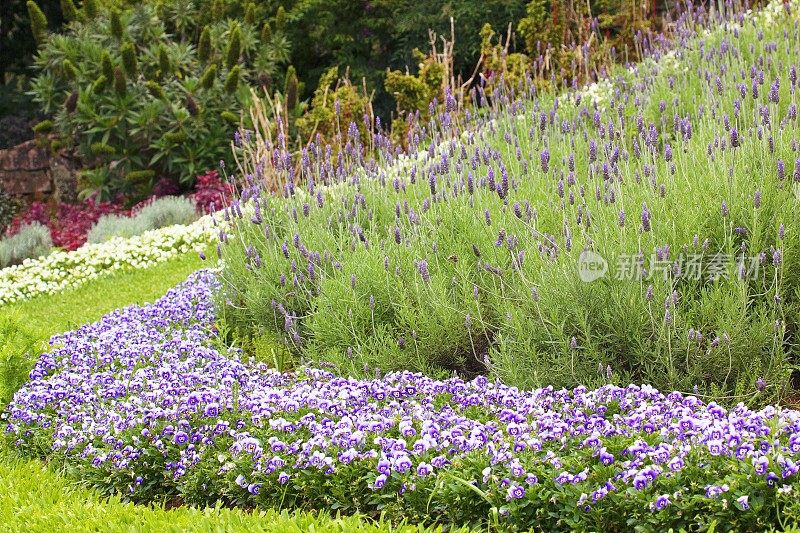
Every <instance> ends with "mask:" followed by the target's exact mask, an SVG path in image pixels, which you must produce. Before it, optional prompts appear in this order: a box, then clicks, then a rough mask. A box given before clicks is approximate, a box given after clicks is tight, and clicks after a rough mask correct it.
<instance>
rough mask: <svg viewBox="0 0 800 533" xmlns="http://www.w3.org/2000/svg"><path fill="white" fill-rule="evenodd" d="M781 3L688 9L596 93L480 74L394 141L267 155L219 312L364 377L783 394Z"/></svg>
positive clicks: (790, 16)
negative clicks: (262, 183)
mask: <svg viewBox="0 0 800 533" xmlns="http://www.w3.org/2000/svg"><path fill="white" fill-rule="evenodd" d="M798 12H800V9H799V8H798V6H797V5H796V4H795V3H791V4H786V6H785V7H784V5H783V4H781V3H780V2H775V3H772V4H770V5H769V6H768V7H767V8H766V9H765V11H764V12H762V13H760V14H754V15H752V16H750V15H748V16H745V15H744V14H743V13H738V14H732V15H731V19H730V20H728V21H727V23H726V24H724V25H720V26H715V27H713V28H711V29H709V31H708V32H707V33H703V32H705V26H704V25H703V24H701V22H702V21H704V20H705V21H708V17H707V15H708V14H707V13H706V12H705V11H704V10H703V8H702V6H699V5H698V6H695V7H690V10H689V11H687V12H686V13H685V14H684V16H682V17H681V18H680V20H679V21H678V25H677V30H676V32H677V33H676V36H677V39H676V40H675V41H668V40H659V41H658V42H656V43H654V44H653V47H654V48H655V49H657V50H658V51H657V52H655V53H654V54H653V56H652V57H651V58H650V59H648V60H646V61H644V62H642V63H641V64H638V65H635V66H632V67H630V68H629V69H621V70H619V71H616V72H615V73H613V75H612V76H611V77H610V78H609V79H608V80H607V81H606V82H604V83H603V84H599V85H598V86H597V87H596V88H594V89H592V90H590V91H585V92H581V91H577V90H572V91H569V92H567V93H566V94H564V95H562V96H560V97H557V98H554V97H553V95H549V94H536V91H535V90H534V89H533V88H532V87H522V88H520V90H518V91H515V92H502V91H501V90H500V89H498V90H497V91H494V92H491V91H487V92H484V90H483V88H481V87H478V89H477V92H476V94H475V101H476V102H477V103H483V107H480V108H479V109H478V110H477V111H475V112H468V113H466V116H465V117H458V116H457V115H455V114H454V113H452V112H451V108H450V106H447V105H446V106H445V109H444V111H442V113H441V114H439V115H438V116H437V117H436V118H435V120H432V121H430V122H426V123H424V124H416V125H415V124H413V121H412V124H411V126H413V127H412V131H411V133H410V134H409V135H410V136H409V139H410V147H409V149H408V150H407V151H405V152H404V151H403V150H402V149H400V148H398V147H397V146H395V145H393V144H392V143H391V141H389V140H388V139H387V138H386V137H385V136H382V135H381V134H377V135H376V136H375V137H374V138H371V139H363V138H361V137H360V136H359V134H358V128H356V127H355V125H351V127H350V128H349V129H347V130H346V131H345V127H344V126H342V130H343V131H342V136H343V141H342V142H343V145H344V146H343V149H342V150H341V151H337V150H335V149H331V148H330V147H327V146H323V145H320V144H317V143H311V144H310V145H309V146H308V148H307V150H305V151H304V152H303V157H302V162H301V165H300V169H299V171H296V169H295V167H294V166H292V165H290V164H288V162H289V161H290V157H289V155H288V154H286V153H284V152H282V151H281V147H280V146H276V147H267V148H266V149H265V150H264V151H263V152H262V153H267V154H270V153H271V154H273V157H274V161H273V164H272V166H273V167H275V168H278V169H281V168H282V169H284V171H285V173H286V176H285V178H286V182H287V183H288V185H287V186H286V188H285V191H284V195H283V197H282V198H276V197H274V196H271V195H269V194H268V193H266V192H265V191H264V190H263V188H259V187H258V183H257V182H258V179H257V176H256V177H255V178H254V179H253V180H252V181H253V182H255V185H253V186H252V187H248V188H247V189H246V190H245V191H244V192H243V194H242V198H241V199H240V201H239V202H237V203H236V204H235V205H234V206H233V207H232V208H231V209H230V210H228V211H227V212H226V217H228V218H230V219H231V220H232V221H233V224H234V226H235V230H234V232H233V233H234V234H235V236H234V235H231V236H230V238H228V236H227V235H223V236H222V241H223V245H222V256H223V258H224V261H225V270H224V273H223V275H222V278H221V280H222V282H223V285H224V287H225V299H224V300H221V302H222V303H223V304H225V303H227V306H226V309H225V311H224V318H225V320H226V322H227V323H228V325H229V326H230V327H231V329H235V330H238V331H240V332H244V333H243V335H247V334H249V335H252V336H256V337H257V336H259V335H262V334H264V333H263V332H266V334H269V335H271V336H272V337H273V338H274V337H279V338H282V339H283V341H284V342H285V344H286V346H287V347H288V348H289V349H290V350H291V351H292V352H293V353H294V355H295V357H296V360H298V361H301V360H302V361H312V362H313V364H315V365H316V366H322V365H331V366H330V368H333V369H335V370H336V371H338V372H339V373H344V374H349V375H358V376H362V377H365V376H369V375H371V373H372V372H373V371H374V369H375V368H381V369H383V370H384V371H391V370H404V369H408V370H414V371H422V372H426V373H431V372H433V373H434V374H436V373H437V372H441V373H442V374H440V375H447V373H449V372H450V371H452V370H456V371H458V372H460V373H461V374H462V375H466V376H473V375H477V374H479V373H489V374H491V375H492V376H496V377H499V378H501V379H502V380H503V381H504V382H505V383H507V384H509V385H515V386H519V387H525V388H531V387H539V386H547V385H551V384H552V385H555V386H557V387H562V386H564V387H573V386H575V385H577V384H584V385H587V386H590V387H596V386H601V385H603V384H607V383H614V384H618V385H623V384H627V383H630V382H646V383H650V384H652V385H653V386H656V387H658V388H661V389H664V390H680V391H683V392H686V393H692V392H693V391H694V392H695V393H699V394H701V395H702V396H703V397H705V398H715V399H718V400H724V401H726V402H733V403H735V402H736V401H739V400H742V401H745V402H748V403H752V402H756V403H761V404H765V403H766V402H768V401H772V400H776V399H778V398H781V397H784V396H786V395H789V394H790V393H791V392H792V385H791V383H792V382H797V380H792V379H790V377H791V372H792V368H794V367H795V365H796V364H797V362H798V352H797V346H798V345H800V339H798V337H797V332H798V331H800V298H798V295H800V261H799V260H798V259H799V258H800V217H799V216H798V213H797V211H798V205H799V204H798V198H800V154H798V149H799V147H798V143H799V142H800V141H798V138H799V137H800V125H799V124H798V118H797V104H798V102H797V100H798V96H797V93H798V76H797V70H798V68H799V67H800V65H798V64H797V58H796V53H795V51H796V50H797V48H798V46H800V44H799V43H798V40H799V39H800V36H798V32H797V31H796V28H795V26H796V24H797V20H798ZM754 88H755V89H754ZM756 89H758V90H756ZM447 98H451V97H450V96H448V97H447ZM367 147H377V150H378V152H379V153H378V156H377V160H373V159H371V158H370V157H369V149H368V148H367ZM273 148H274V149H273ZM253 168H257V165H256V164H255V162H254V165H253ZM250 178H253V177H248V179H250ZM251 183H252V182H251ZM242 205H244V206H245V207H241V206H242ZM587 254H589V255H587ZM587 257H589V258H590V259H591V258H593V261H594V262H593V263H590V264H589V262H588V260H586V258H587ZM584 263H587V264H589V266H592V267H597V268H596V270H594V271H588V270H587V271H586V272H583V274H587V275H582V273H581V272H580V269H581V268H583V265H584ZM326 368H327V367H326Z"/></svg>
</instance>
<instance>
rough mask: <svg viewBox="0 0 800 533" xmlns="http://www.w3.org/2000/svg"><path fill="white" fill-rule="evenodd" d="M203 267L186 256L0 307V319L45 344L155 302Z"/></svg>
mask: <svg viewBox="0 0 800 533" xmlns="http://www.w3.org/2000/svg"><path fill="white" fill-rule="evenodd" d="M207 266H212V263H211V261H203V260H201V259H200V257H199V256H198V255H197V254H194V253H190V254H187V255H184V256H180V257H177V258H175V259H171V260H169V261H166V262H164V263H160V264H158V265H156V266H154V267H152V268H148V269H143V270H131V271H127V272H115V273H113V274H109V275H107V276H103V277H100V278H98V279H96V280H93V281H91V282H89V283H87V284H85V285H81V286H80V287H77V288H75V289H70V290H66V291H64V292H59V293H57V294H43V295H41V296H37V297H35V298H32V299H30V300H26V301H22V302H17V303H13V304H9V305H5V306H2V307H0V319H3V318H13V319H15V320H19V321H20V322H21V323H22V325H23V326H24V327H25V329H26V330H28V331H29V332H31V333H32V334H34V335H35V336H36V337H39V338H41V340H42V341H44V342H47V341H48V340H49V339H50V336H52V335H53V334H55V333H62V332H64V331H69V330H71V329H74V328H76V327H78V326H81V325H82V324H86V323H87V322H94V321H95V320H97V319H99V318H100V317H101V316H103V315H104V314H106V313H108V312H109V311H113V310H114V309H119V308H120V307H125V306H126V305H131V304H141V303H145V302H152V301H154V300H157V299H158V298H160V297H161V296H162V295H163V294H164V293H165V292H166V291H167V290H168V289H170V288H172V287H174V286H175V285H177V284H178V283H180V282H181V281H183V280H185V279H186V277H187V276H188V275H189V274H190V273H192V272H194V271H195V270H198V269H200V268H203V267H207Z"/></svg>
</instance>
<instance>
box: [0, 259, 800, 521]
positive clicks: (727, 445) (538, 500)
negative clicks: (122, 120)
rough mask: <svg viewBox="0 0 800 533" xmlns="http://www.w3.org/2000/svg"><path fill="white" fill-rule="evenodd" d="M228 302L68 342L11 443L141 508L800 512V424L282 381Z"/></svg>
mask: <svg viewBox="0 0 800 533" xmlns="http://www.w3.org/2000/svg"><path fill="white" fill-rule="evenodd" d="M215 287H216V281H215V280H214V277H213V274H211V273H210V272H207V271H201V272H199V273H197V274H194V275H193V276H192V277H191V278H190V279H189V280H188V281H187V282H186V283H184V284H182V285H180V286H178V287H176V288H175V289H173V290H171V291H170V292H169V293H167V294H166V295H165V296H164V297H163V298H162V299H161V300H159V301H158V302H156V303H154V304H152V305H145V306H142V307H128V308H125V309H122V310H118V311H115V312H112V313H110V314H108V315H106V316H105V317H104V318H103V319H102V320H100V321H99V322H97V323H95V324H89V325H85V326H82V327H81V328H79V329H77V330H75V331H72V332H69V333H66V334H64V335H61V336H56V337H54V338H53V340H52V341H51V343H52V344H53V346H54V348H53V351H52V352H50V353H47V354H43V355H42V356H41V358H40V360H39V361H38V363H37V364H36V366H35V368H34V369H33V371H32V372H31V374H30V378H31V379H30V381H29V382H28V383H27V384H26V385H25V386H24V387H23V388H22V389H21V390H20V391H18V392H17V394H16V395H15V397H14V399H13V401H12V403H11V404H10V405H9V406H8V407H7V409H6V411H5V412H4V414H3V418H4V421H5V424H6V425H5V433H6V436H7V438H8V439H9V441H10V442H11V443H12V444H13V445H14V446H16V447H17V448H18V449H20V450H22V451H23V452H25V453H32V454H42V455H45V456H47V457H48V458H49V459H50V460H59V461H63V462H65V463H66V464H67V465H68V466H69V467H70V468H71V469H72V470H73V471H74V472H75V473H77V475H79V476H80V477H81V478H83V479H84V480H86V481H87V482H89V483H90V484H92V485H93V486H95V487H98V488H100V489H102V490H105V491H108V492H112V491H117V492H122V493H125V494H128V495H129V496H130V497H131V499H133V500H135V501H148V500H152V499H156V498H163V497H172V498H175V497H177V498H180V499H182V500H183V501H185V502H188V503H196V504H206V503H213V502H216V501H218V500H222V501H223V502H224V503H225V504H228V505H240V506H247V507H251V506H255V505H260V506H269V505H272V506H283V507H302V508H326V509H334V510H336V509H339V510H343V511H347V512H349V511H355V510H360V511H362V512H367V513H372V512H374V513H378V512H380V511H381V510H383V511H386V512H387V513H389V514H390V516H392V517H397V518H409V519H414V520H422V521H438V522H444V523H449V522H460V523H468V524H473V525H475V524H481V523H483V524H485V523H486V522H487V521H489V522H492V521H494V522H496V523H498V524H500V523H504V524H507V525H508V524H525V525H526V527H529V526H531V527H532V526H538V527H544V528H548V529H553V528H556V529H565V528H576V527H578V528H582V529H583V528H587V527H591V528H601V529H606V530H608V529H611V530H613V529H625V528H626V527H629V526H630V524H631V523H632V522H631V521H632V520H633V521H634V522H636V523H640V524H644V525H645V527H646V528H647V527H652V528H655V529H660V528H666V527H667V526H669V527H682V526H687V525H691V524H692V523H695V522H696V521H697V520H699V519H701V518H702V519H703V520H711V519H712V518H714V519H718V520H719V521H721V522H722V521H724V523H726V524H729V525H730V527H734V528H738V529H759V528H762V527H765V526H766V525H768V524H771V523H776V522H775V520H776V513H777V512H778V508H779V507H780V506H782V505H783V506H785V505H787V504H789V502H791V500H792V499H793V497H792V495H791V494H790V493H791V490H792V486H793V485H795V484H796V481H795V480H796V478H797V475H796V474H797V472H798V469H800V463H796V461H800V459H798V453H800V413H798V412H797V411H793V410H786V409H780V408H775V407H767V408H764V409H762V410H759V411H753V410H750V409H748V408H747V407H745V406H744V405H741V404H740V405H737V406H735V407H733V408H731V409H725V408H723V407H721V406H719V405H717V404H714V403H710V404H704V403H703V402H701V401H700V400H698V399H697V398H695V397H691V396H684V395H681V394H680V393H672V394H668V395H664V394H662V393H660V392H659V391H657V390H655V389H653V388H650V387H647V386H641V387H640V386H636V385H630V386H628V387H624V388H620V387H616V386H612V385H608V386H604V387H601V388H599V389H597V390H586V389H585V388H583V387H578V388H575V389H574V390H553V388H545V389H538V390H533V391H525V390H518V389H516V388H513V387H507V386H505V385H502V384H500V383H493V382H490V381H489V380H487V379H486V378H484V377H479V378H477V379H474V380H472V381H463V380H462V379H459V378H455V377H454V378H451V379H447V380H436V379H431V378H428V377H424V376H422V375H420V374H412V373H392V374H389V375H386V376H384V377H376V379H373V380H355V379H347V378H342V377H336V376H334V375H333V374H330V373H328V372H325V371H321V370H313V369H309V370H305V371H302V372H298V373H296V374H291V373H285V374H280V373H278V372H275V371H274V370H271V369H269V368H268V367H267V366H266V365H265V364H263V363H258V362H253V361H245V360H243V358H241V357H240V354H239V352H238V350H229V351H228V352H227V353H221V352H220V351H219V350H218V348H219V347H220V346H221V344H220V342H219V341H218V339H217V337H216V335H215V327H214V325H215V316H214V310H213V302H212V297H213V292H214V290H215ZM647 524H650V526H648V525H647ZM726 527H727V526H726Z"/></svg>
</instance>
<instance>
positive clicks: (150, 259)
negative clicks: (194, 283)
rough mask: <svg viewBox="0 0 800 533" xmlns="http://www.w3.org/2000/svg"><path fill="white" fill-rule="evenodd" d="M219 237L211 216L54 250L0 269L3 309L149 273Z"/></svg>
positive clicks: (198, 249) (200, 248) (203, 247)
mask: <svg viewBox="0 0 800 533" xmlns="http://www.w3.org/2000/svg"><path fill="white" fill-rule="evenodd" d="M214 235H215V229H214V222H213V219H212V216H210V215H207V216H204V217H202V218H200V219H199V220H197V221H195V222H194V223H192V224H190V225H187V226H181V225H176V226H169V227H166V228H160V229H157V230H151V231H147V232H145V233H143V234H142V235H137V236H135V237H131V238H128V239H125V238H121V237H117V238H113V239H111V240H109V241H107V242H103V243H98V244H85V245H84V246H82V247H80V248H78V249H77V250H75V251H72V252H66V251H56V252H53V253H51V254H50V255H47V256H44V257H40V258H38V259H26V260H25V261H24V262H23V263H22V264H20V265H14V266H11V267H8V268H4V269H2V270H0V306H2V305H6V304H9V303H13V302H18V301H22V300H27V299H29V298H32V297H34V296H37V295H40V294H54V293H57V292H60V291H62V290H65V289H68V288H73V287H78V286H80V285H83V284H84V283H86V282H88V281H90V280H93V279H95V278H97V277H98V276H101V275H103V274H106V273H110V272H114V271H119V270H134V269H142V268H148V267H151V266H153V265H156V264H158V263H162V262H164V261H167V260H169V259H172V258H174V257H177V256H179V255H182V254H185V253H187V252H190V251H194V252H197V253H199V252H202V251H203V250H204V249H205V248H206V247H207V246H208V244H209V243H210V242H211V240H212V239H213V237H214Z"/></svg>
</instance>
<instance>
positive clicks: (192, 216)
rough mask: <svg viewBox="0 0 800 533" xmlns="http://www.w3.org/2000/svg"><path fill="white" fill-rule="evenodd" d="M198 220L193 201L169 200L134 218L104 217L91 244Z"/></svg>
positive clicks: (157, 202)
mask: <svg viewBox="0 0 800 533" xmlns="http://www.w3.org/2000/svg"><path fill="white" fill-rule="evenodd" d="M197 218H198V215H197V208H196V207H195V204H194V202H193V201H192V200H190V199H189V198H184V197H182V196H165V197H163V198H158V199H156V200H154V201H153V202H151V203H149V204H148V205H146V206H145V207H143V208H142V209H141V210H139V212H138V213H136V214H135V215H134V216H124V215H104V216H103V217H101V218H100V219H99V220H98V221H97V223H96V224H95V225H94V226H93V227H92V229H91V230H89V235H88V237H87V242H90V243H99V242H105V241H107V240H110V239H113V238H114V237H123V238H128V237H133V236H134V235H141V234H142V233H144V232H145V231H150V230H154V229H158V228H164V227H166V226H174V225H176V224H181V225H186V224H191V223H192V222H194V221H195V220H197Z"/></svg>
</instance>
